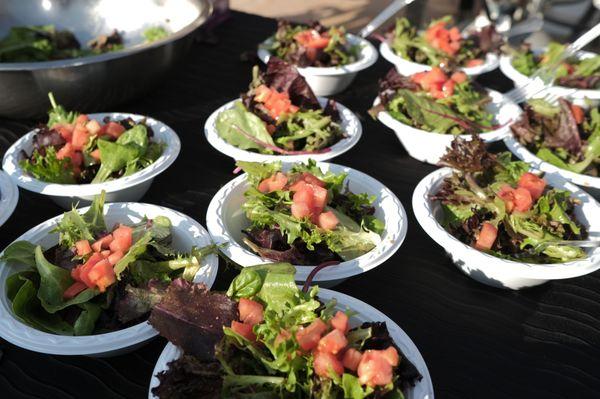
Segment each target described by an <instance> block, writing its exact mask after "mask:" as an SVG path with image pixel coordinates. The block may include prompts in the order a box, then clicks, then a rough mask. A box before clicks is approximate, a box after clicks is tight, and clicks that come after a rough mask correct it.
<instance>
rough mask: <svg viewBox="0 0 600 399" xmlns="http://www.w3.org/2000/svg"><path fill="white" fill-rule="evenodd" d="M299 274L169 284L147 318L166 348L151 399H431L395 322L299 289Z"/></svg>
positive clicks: (423, 371)
mask: <svg viewBox="0 0 600 399" xmlns="http://www.w3.org/2000/svg"><path fill="white" fill-rule="evenodd" d="M294 271H295V270H294V267H293V266H292V265H290V264H287V263H273V264H267V265H259V266H252V267H246V268H244V269H243V270H242V271H241V272H240V274H239V275H238V276H237V277H235V278H234V280H233V281H232V282H231V284H230V286H229V289H228V290H227V292H211V291H207V290H206V289H205V287H203V286H201V285H190V284H176V283H173V284H172V286H171V288H170V295H168V296H167V297H165V298H164V299H163V300H162V301H161V303H160V304H159V305H157V306H156V307H155V309H154V310H153V312H152V315H151V317H150V322H151V323H152V325H153V326H155V328H156V329H157V330H158V331H159V332H160V334H161V335H162V336H163V337H165V338H167V339H168V340H169V341H170V342H169V343H168V344H167V346H166V347H165V349H164V350H163V352H162V353H161V355H160V357H159V359H158V361H157V363H156V365H155V367H154V372H153V377H152V380H151V382H150V389H149V393H148V398H150V399H162V398H173V397H202V398H217V397H223V398H233V397H245V396H249V395H250V396H256V397H286V398H287V397H299V398H300V397H301V398H305V397H306V398H308V397H310V398H323V399H324V398H343V397H352V398H361V399H375V398H381V399H385V398H388V399H392V398H407V399H432V398H433V397H434V392H433V384H432V381H431V377H430V375H429V371H428V370H427V366H426V364H425V361H424V359H423V357H422V356H421V354H420V353H419V350H418V349H417V347H416V346H415V345H414V343H413V342H412V340H411V339H410V338H409V337H408V336H407V335H406V333H405V332H404V331H402V329H401V328H400V327H399V326H398V325H397V324H396V323H395V322H394V321H392V320H391V319H390V318H389V317H387V316H385V315H384V314H383V313H381V312H380V311H378V310H376V309H375V308H373V307H371V306H369V305H368V304H366V303H364V302H362V301H359V300H358V299H355V298H352V297H350V296H348V295H344V294H341V293H339V292H335V291H331V290H327V289H324V288H320V287H317V286H312V287H309V286H305V287H304V289H301V288H299V287H298V286H296V284H295V282H294V280H295V275H294ZM188 304H193V306H192V307H191V308H190V306H188ZM203 309H214V310H203ZM257 348H260V349H257Z"/></svg>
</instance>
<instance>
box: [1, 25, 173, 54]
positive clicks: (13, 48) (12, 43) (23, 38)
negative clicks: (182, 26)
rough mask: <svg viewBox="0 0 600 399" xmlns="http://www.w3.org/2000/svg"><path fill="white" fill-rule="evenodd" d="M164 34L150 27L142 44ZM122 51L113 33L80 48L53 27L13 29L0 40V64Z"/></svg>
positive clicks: (118, 37)
mask: <svg viewBox="0 0 600 399" xmlns="http://www.w3.org/2000/svg"><path fill="white" fill-rule="evenodd" d="M167 35H168V32H167V30H166V29H165V28H163V27H162V26H153V27H150V28H148V29H146V30H145V31H144V32H143V36H144V38H145V40H146V43H149V42H153V41H156V40H159V39H162V38H164V37H166V36H167ZM123 48H124V43H123V35H122V34H121V33H120V32H119V31H117V30H114V31H113V32H112V33H111V34H108V35H105V34H103V35H99V36H98V37H96V38H94V39H92V40H90V41H89V42H88V43H87V47H82V46H81V44H80V42H79V41H78V40H77V38H76V37H75V35H74V34H73V32H71V31H69V30H59V29H57V28H56V27H55V26H54V25H37V26H13V27H12V28H10V31H9V33H8V34H7V35H6V36H5V37H4V38H2V39H0V62H36V61H51V60H63V59H67V58H80V57H87V56H90V55H97V54H102V53H108V52H112V51H118V50H122V49H123Z"/></svg>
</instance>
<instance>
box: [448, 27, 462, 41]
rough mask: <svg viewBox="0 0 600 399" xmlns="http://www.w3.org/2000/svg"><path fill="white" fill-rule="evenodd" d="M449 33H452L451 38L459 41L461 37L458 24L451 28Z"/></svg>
mask: <svg viewBox="0 0 600 399" xmlns="http://www.w3.org/2000/svg"><path fill="white" fill-rule="evenodd" d="M448 33H449V34H450V39H451V40H454V41H458V40H460V39H461V37H460V31H459V30H458V28H457V27H456V26H454V27H452V28H450V30H448Z"/></svg>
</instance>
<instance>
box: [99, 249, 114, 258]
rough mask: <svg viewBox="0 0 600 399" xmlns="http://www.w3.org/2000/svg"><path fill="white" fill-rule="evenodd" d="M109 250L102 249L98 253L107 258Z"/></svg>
mask: <svg viewBox="0 0 600 399" xmlns="http://www.w3.org/2000/svg"><path fill="white" fill-rule="evenodd" d="M111 253H112V252H111V250H110V249H105V250H103V251H100V255H102V256H104V257H105V258H108V257H109V256H110V254H111Z"/></svg>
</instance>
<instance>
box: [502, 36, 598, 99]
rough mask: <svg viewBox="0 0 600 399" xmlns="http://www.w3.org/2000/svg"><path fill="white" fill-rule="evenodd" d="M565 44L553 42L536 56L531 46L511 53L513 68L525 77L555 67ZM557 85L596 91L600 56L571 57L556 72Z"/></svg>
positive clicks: (525, 46)
mask: <svg viewBox="0 0 600 399" xmlns="http://www.w3.org/2000/svg"><path fill="white" fill-rule="evenodd" d="M565 46H566V45H565V44H560V43H556V42H552V43H550V44H549V45H548V49H547V50H546V51H545V52H543V53H541V54H537V55H536V54H534V52H533V51H532V49H531V46H530V45H529V44H526V43H525V44H523V45H522V46H521V48H519V49H518V50H513V51H511V54H512V66H513V67H514V68H515V69H516V70H517V71H519V72H521V73H522V74H523V75H525V76H531V75H533V74H534V73H535V72H536V71H537V70H538V69H539V68H541V67H544V66H545V65H553V64H555V63H556V60H557V59H559V57H560V55H561V53H562V52H563V50H564V49H565ZM555 76H556V80H555V83H556V84H557V85H559V86H564V87H572V88H575V89H596V88H598V86H599V85H600V56H599V55H597V56H594V57H590V58H585V59H581V60H580V59H578V58H577V57H571V58H569V59H567V60H565V61H563V62H562V63H561V65H560V66H559V67H558V68H557V69H556V72H555Z"/></svg>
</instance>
